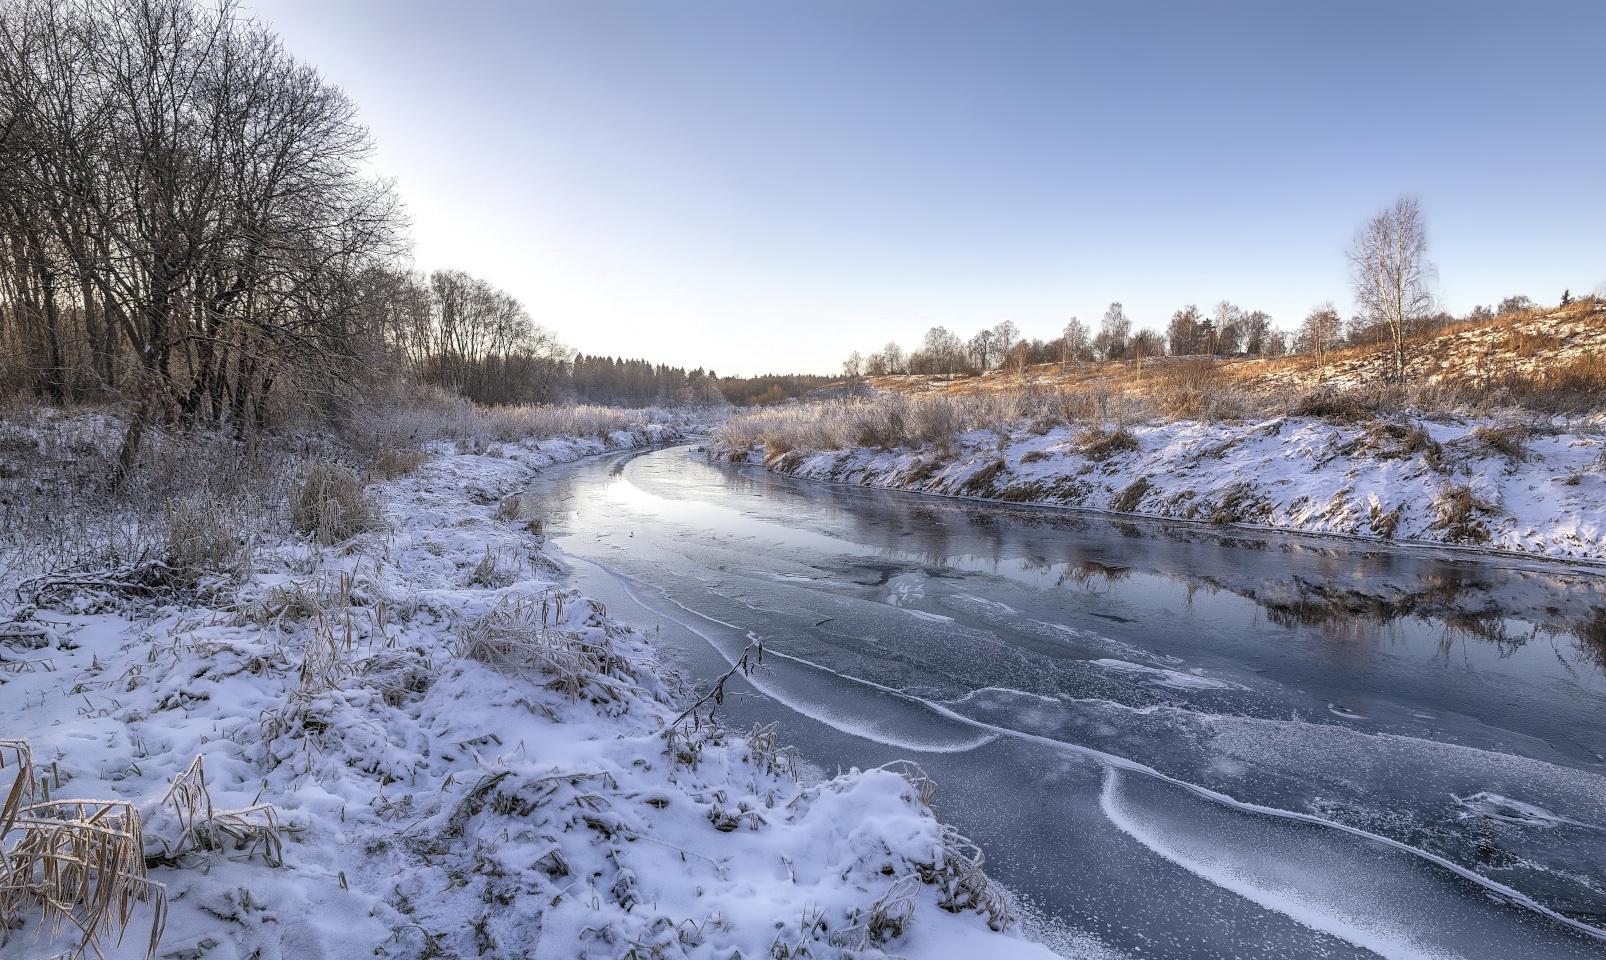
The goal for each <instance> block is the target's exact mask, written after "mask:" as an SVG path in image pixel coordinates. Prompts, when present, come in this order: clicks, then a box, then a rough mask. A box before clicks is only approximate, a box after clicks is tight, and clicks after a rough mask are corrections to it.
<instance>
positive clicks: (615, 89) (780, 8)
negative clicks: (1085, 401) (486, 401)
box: [246, 0, 1606, 376]
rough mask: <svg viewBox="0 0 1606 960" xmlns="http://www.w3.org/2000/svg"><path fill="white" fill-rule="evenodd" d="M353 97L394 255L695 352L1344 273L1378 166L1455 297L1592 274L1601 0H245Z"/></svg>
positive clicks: (1588, 284) (873, 334) (832, 348)
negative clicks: (401, 215) (407, 221)
mask: <svg viewBox="0 0 1606 960" xmlns="http://www.w3.org/2000/svg"><path fill="white" fill-rule="evenodd" d="M246 2H247V7H246V10H247V12H249V13H252V14H254V15H256V16H258V17H259V18H261V19H263V20H264V21H266V22H268V23H269V24H270V25H272V26H273V27H274V29H275V30H276V32H278V33H279V35H280V36H281V37H282V38H283V39H284V41H285V44H286V46H287V47H288V49H289V50H290V51H291V52H292V53H293V54H294V55H296V56H297V57H298V58H300V59H302V60H304V61H306V62H309V63H312V64H314V65H316V66H317V67H318V68H319V69H320V70H321V71H322V72H323V74H324V76H325V77H326V78H327V79H328V80H329V81H330V82H332V83H334V84H336V85H338V86H339V87H341V88H342V89H344V90H345V91H346V92H347V93H348V94H349V95H350V96H351V97H352V98H353V99H354V100H355V101H356V103H357V104H358V106H359V109H360V111H361V115H362V118H363V120H364V122H365V123H367V125H368V126H369V128H370V130H371V131H372V133H373V135H374V138H375V141H376V151H375V154H374V156H373V159H372V164H373V167H374V169H375V170H376V171H377V172H378V173H379V174H381V175H383V176H387V177H392V178H394V179H395V181H396V185H397V190H398V192H399V193H400V195H401V197H402V199H403V201H404V202H405V204H406V206H407V209H408V211H409V214H410V217H411V220H412V236H413V239H414V251H413V256H414V259H415V263H416V265H417V266H418V267H419V268H420V269H424V270H432V269H439V268H455V269H461V270H466V271H468V272H469V273H472V274H475V275H477V276H480V277H483V278H485V279H487V280H489V281H490V282H492V283H494V284H496V285H497V286H499V287H502V288H503V289H505V290H507V291H508V292H510V293H512V294H514V295H515V296H517V297H518V298H519V299H521V300H522V301H523V302H524V303H525V305H526V306H527V307H528V308H529V310H530V313H531V315H532V316H533V317H534V318H535V320H536V322H538V323H541V324H542V325H544V326H546V327H549V328H551V329H553V330H555V331H556V332H557V333H558V334H559V336H560V337H561V338H562V339H563V340H564V341H565V342H567V343H569V344H570V345H572V346H573V347H575V348H577V349H578V350H580V351H581V352H584V353H593V354H607V355H614V356H627V357H640V358H645V359H648V360H651V361H653V362H655V363H667V364H671V365H675V366H685V367H687V368H693V367H703V368H705V369H712V370H714V371H716V372H718V373H719V374H721V375H729V374H740V375H747V376H751V375H756V374H760V373H768V372H774V373H807V372H814V373H835V372H837V371H839V370H840V368H841V365H842V361H843V359H844V358H845V357H846V356H847V354H848V353H849V351H852V350H859V351H860V352H862V353H866V354H867V353H869V352H871V351H873V350H876V349H878V348H879V347H880V346H882V345H883V344H885V343H886V342H888V341H889V340H896V341H898V342H900V343H901V344H903V345H904V346H905V347H906V348H907V347H912V346H918V344H919V341H920V339H921V337H922V336H923V334H924V332H925V331H926V330H927V329H928V328H930V327H932V326H935V325H942V326H945V327H947V328H948V329H950V330H952V331H954V332H955V333H958V334H960V335H961V336H963V337H966V338H968V337H969V336H970V335H971V334H972V333H974V332H975V331H977V330H979V329H981V328H983V327H990V326H993V325H995V324H997V323H999V322H1002V321H1004V320H1010V321H1013V322H1014V323H1015V324H1016V325H1017V326H1018V327H1019V328H1020V329H1021V331H1022V332H1023V333H1024V334H1025V335H1026V336H1028V337H1041V338H1043V339H1051V338H1053V337H1055V336H1058V335H1059V333H1060V331H1061V330H1062V329H1063V327H1064V325H1065V323H1066V321H1067V320H1069V319H1070V318H1071V317H1072V316H1077V317H1079V318H1080V319H1082V320H1083V322H1085V323H1087V324H1088V325H1089V326H1090V327H1093V328H1095V329H1096V328H1097V325H1098V321H1099V318H1100V317H1101V316H1102V315H1103V314H1104V312H1105V309H1106V308H1107V307H1108V305H1109V304H1110V303H1111V302H1112V301H1120V302H1121V303H1122V304H1123V305H1124V308H1125V311H1126V313H1127V314H1128V316H1130V317H1131V318H1132V319H1133V322H1134V324H1135V325H1136V326H1138V327H1150V328H1154V329H1161V330H1163V329H1164V327H1165V324H1166V323H1167V322H1168V321H1169V319H1170V317H1171V314H1172V313H1173V312H1174V311H1176V310H1177V309H1178V308H1180V307H1182V306H1184V305H1187V304H1198V305H1199V306H1200V307H1202V308H1206V309H1208V308H1209V307H1210V306H1211V305H1213V304H1215V303H1216V302H1217V301H1220V300H1230V301H1232V302H1233V303H1236V304H1238V305H1239V306H1241V307H1244V308H1245V309H1258V310H1264V311H1266V312H1267V313H1269V314H1271V316H1272V317H1273V318H1274V321H1275V322H1276V324H1277V325H1278V326H1281V327H1285V328H1290V329H1292V328H1296V327H1297V326H1298V325H1299V323H1300V321H1301V320H1302V319H1303V318H1304V317H1305V315H1306V314H1308V313H1309V312H1310V310H1311V309H1312V308H1314V307H1316V306H1318V305H1320V304H1322V303H1323V302H1325V301H1328V300H1331V301H1333V302H1334V303H1335V304H1336V305H1337V306H1338V307H1339V309H1340V310H1341V311H1344V312H1346V313H1347V312H1349V311H1350V310H1351V309H1352V307H1353V298H1352V295H1351V287H1350V279H1349V272H1348V264H1347V261H1346V257H1345V252H1346V250H1347V249H1348V247H1349V245H1350V242H1351V240H1352V239H1353V237H1354V235H1355V232H1356V231H1357V229H1359V228H1360V226H1361V225H1362V224H1363V223H1364V222H1365V221H1366V220H1367V219H1368V218H1369V217H1371V216H1372V215H1374V214H1375V213H1377V212H1379V211H1380V210H1382V209H1383V208H1384V207H1386V206H1389V205H1391V204H1392V203H1393V202H1394V200H1395V199H1396V198H1397V197H1400V196H1402V195H1409V196H1414V197H1416V198H1417V199H1418V200H1419V201H1420V203H1421V206H1422V209H1423V213H1424V216H1425V218H1426V223H1427V229H1428V241H1429V258H1430V259H1431V260H1432V261H1433V263H1434V264H1435V266H1436V267H1437V277H1438V281H1437V285H1436V288H1435V292H1436V293H1437V295H1438V296H1439V298H1440V301H1441V303H1442V305H1443V307H1444V308H1445V309H1447V310H1449V311H1451V312H1453V313H1458V314H1459V313H1465V312H1466V311H1468V310H1470V309H1471V308H1472V307H1473V306H1475V305H1477V304H1492V303H1495V302H1498V301H1499V300H1500V299H1502V298H1504V297H1507V296H1511V295H1514V294H1522V295H1526V296H1529V297H1532V298H1533V299H1534V300H1536V301H1538V302H1540V303H1554V302H1556V301H1558V300H1559V299H1560V297H1561V295H1562V291H1563V290H1564V289H1570V290H1571V291H1572V292H1573V293H1574V294H1577V293H1580V292H1588V291H1590V290H1593V289H1595V288H1596V287H1598V286H1600V285H1602V284H1606V123H1603V122H1602V118H1603V115H1606V109H1603V106H1606V71H1603V70H1601V69H1600V65H1599V62H1598V60H1599V58H1598V48H1599V42H1600V39H1599V38H1600V37H1602V36H1606V3H1602V2H1600V0H1575V2H1546V0H1528V2H1520V3H1519V2H1498V3H1490V2H1480V0H1455V2H1411V0H1388V2H1372V0H1345V2H1315V0H1268V2H1232V0H1198V2H1188V3H1183V2H1169V3H1162V2H1150V0H1112V2H1099V3H1081V2H1075V0H970V2H950V0H809V2H801V0H527V2H476V0H458V2H454V3H451V4H446V3H441V2H439V0H431V2H419V0H254V2H253V0H246Z"/></svg>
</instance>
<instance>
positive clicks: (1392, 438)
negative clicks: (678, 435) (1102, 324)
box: [713, 417, 1606, 562]
mask: <svg viewBox="0 0 1606 960" xmlns="http://www.w3.org/2000/svg"><path fill="white" fill-rule="evenodd" d="M1505 426H1509V425H1508V424H1505V423H1503V422H1501V421H1497V420H1491V419H1470V418H1446V419H1442V420H1439V421H1428V420H1422V419H1417V418H1410V417H1400V418H1397V419H1377V420H1371V421H1363V422H1360V423H1331V422H1327V421H1325V420H1321V419H1318V418H1311V417H1274V418H1272V419H1268V420H1264V421H1260V422H1248V423H1245V422H1225V423H1207V422H1200V421H1176V422H1152V423H1147V424H1141V425H1137V426H1129V427H1124V428H1119V429H1124V430H1126V431H1127V433H1128V435H1129V436H1130V437H1131V439H1132V441H1133V443H1132V447H1133V449H1125V450H1119V449H1118V450H1115V451H1113V452H1111V451H1109V450H1096V451H1092V452H1088V447H1089V439H1088V437H1089V433H1088V432H1084V430H1082V429H1079V428H1070V427H1064V426H1061V427H1056V428H1054V429H1051V430H1048V431H1047V432H1045V433H1037V432H1034V431H1031V430H1027V429H1009V428H1000V429H999V430H973V431H970V432H969V433H966V434H963V435H962V436H961V437H960V442H959V444H958V445H957V448H956V449H954V450H951V451H936V450H931V449H909V448H904V449H896V450H877V449H873V448H868V447H858V448H850V449H841V450H818V451H814V452H811V453H801V452H799V451H793V452H790V453H788V454H786V455H784V456H778V457H774V458H771V460H770V461H768V464H767V465H768V466H770V467H771V468H772V469H776V470H779V471H781V472H784V473H787V474H789V475H792V476H796V477H801V478H807V479H815V480H828V481H834V482H840V483H850V484H856V485H861V486H869V487H885V488H894V489H905V490H912V491H916V492H921V493H928V494H938V495H947V496H964V497H979V498H986V499H999V500H1005V501H1009V502H1013V503H1031V504H1046V505H1055V506H1070V507H1078V508H1083V509H1093V510H1101V511H1114V512H1121V513H1130V514H1136V515H1139V516H1150V517H1163V518H1168V519H1176V520H1187V521H1198V522H1209V523H1215V524H1219V525H1244V526H1253V527H1261V528H1270V529H1277V530H1290V531H1300V532H1305V533H1315V534H1334V535H1342V536H1350V537H1362V538H1369V539H1380V540H1393V541H1400V542H1425V543H1435V544H1446V545H1454V546H1459V547H1471V548H1477V549H1481V550H1498V551H1506V552H1510V553H1517V554H1527V555H1532V556H1537V557H1544V558H1551V559H1564V560H1572V561H1586V562H1587V561H1603V560H1606V473H1603V471H1602V464H1603V463H1606V437H1602V436H1599V435H1596V434H1595V433H1593V432H1586V428H1583V427H1577V428H1574V431H1575V432H1569V431H1568V430H1567V429H1563V428H1562V427H1560V426H1553V427H1549V428H1545V427H1539V428H1535V429H1534V430H1533V431H1532V433H1531V435H1529V436H1528V437H1527V438H1526V439H1522V440H1520V441H1519V452H1518V453H1517V455H1515V456H1513V455H1510V454H1507V453H1502V452H1501V451H1500V450H1498V449H1496V447H1495V446H1494V445H1492V444H1491V443H1490V442H1489V441H1488V440H1487V439H1486V437H1487V436H1488V434H1489V432H1490V431H1494V430H1498V429H1500V428H1502V427H1505ZM1115 429H1117V428H1115V427H1111V428H1110V430H1111V431H1113V430H1115ZM713 453H714V454H715V455H716V456H722V457H726V458H731V459H753V460H755V461H757V460H762V459H763V452H762V450H761V449H760V448H754V449H752V450H731V449H713ZM1458 504H1459V505H1460V511H1461V512H1460V513H1459V514H1458V513H1457V512H1456V508H1457V505H1458Z"/></svg>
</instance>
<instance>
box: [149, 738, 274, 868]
mask: <svg viewBox="0 0 1606 960" xmlns="http://www.w3.org/2000/svg"><path fill="white" fill-rule="evenodd" d="M162 805H163V806H165V807H167V808H169V809H171V810H172V811H173V814H174V815H175V816H176V817H177V818H178V823H179V836H178V839H177V841H176V843H174V844H172V845H171V846H169V845H167V844H166V843H165V842H164V843H163V846H164V848H165V849H164V850H163V858H164V859H168V860H177V859H178V858H180V857H182V856H184V854H186V853H188V852H190V851H191V850H207V851H212V850H218V851H223V850H234V851H243V852H244V853H245V855H246V856H247V857H252V856H261V857H262V859H263V861H264V862H266V863H267V864H268V866H270V867H277V866H281V865H283V863H284V842H283V840H282V839H281V834H282V833H283V827H281V826H280V824H279V818H278V813H277V811H275V810H274V809H273V805H272V804H267V803H258V804H253V805H251V806H249V807H246V808H244V809H240V810H215V809H213V807H212V795H211V793H210V792H209V791H208V790H207V789H206V768H205V765H204V764H203V762H202V759H201V758H200V757H199V756H197V757H196V758H195V760H194V762H192V763H191V764H190V765H189V768H188V769H186V770H185V771H184V772H183V773H181V774H179V775H178V776H177V777H176V778H174V780H173V785H172V786H171V787H169V788H168V791H167V795H166V796H164V797H163V798H162Z"/></svg>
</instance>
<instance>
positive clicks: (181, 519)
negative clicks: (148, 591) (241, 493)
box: [167, 497, 248, 574]
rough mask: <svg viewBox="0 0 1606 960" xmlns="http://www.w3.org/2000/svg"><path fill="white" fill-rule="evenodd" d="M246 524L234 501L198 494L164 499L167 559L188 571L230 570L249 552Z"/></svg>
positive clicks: (217, 571)
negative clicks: (196, 495) (220, 500)
mask: <svg viewBox="0 0 1606 960" xmlns="http://www.w3.org/2000/svg"><path fill="white" fill-rule="evenodd" d="M246 530H247V526H246V521H245V519H244V516H243V511H242V510H241V508H240V505H239V503H238V502H237V501H226V502H223V503H219V502H216V501H213V500H207V499H202V498H200V497H182V498H179V499H176V500H169V501H168V502H167V562H168V564H169V565H170V566H172V567H173V568H174V569H176V570H180V571H183V572H186V573H191V574H202V573H231V572H233V571H235V570H236V569H238V568H239V566H240V563H241V561H242V559H243V558H244V557H245V556H246V554H247V553H248V540H247V533H246Z"/></svg>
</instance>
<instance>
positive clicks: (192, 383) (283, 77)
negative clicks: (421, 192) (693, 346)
mask: <svg viewBox="0 0 1606 960" xmlns="http://www.w3.org/2000/svg"><path fill="white" fill-rule="evenodd" d="M371 150H372V142H371V140H370V138H369V134H368V131H367V129H366V128H365V127H364V126H363V125H362V124H361V123H360V122H359V121H358V117H357V109H356V106H355V105H354V104H353V103H352V102H351V100H350V99H349V98H347V97H346V95H345V94H344V93H343V92H341V91H340V90H339V89H338V88H336V87H334V86H332V85H330V84H329V83H327V82H325V81H324V80H323V79H322V78H321V77H320V76H319V74H318V72H317V70H316V69H314V68H313V67H311V66H309V65H307V64H305V63H301V62H299V61H298V60H296V59H295V58H294V57H293V56H291V55H290V54H289V53H288V52H286V51H285V49H284V47H283V45H282V44H281V42H280V41H279V39H278V38H277V37H276V36H275V35H274V34H273V33H272V32H271V31H270V30H269V29H267V27H265V26H264V25H263V24H262V23H261V22H259V21H257V20H254V19H252V18H251V17H250V16H248V15H247V14H246V13H245V12H244V11H243V9H242V7H241V6H240V5H239V3H238V2H236V0H222V2H220V3H219V4H218V5H216V6H212V7H203V6H200V5H198V4H197V3H195V2H192V0H6V2H5V3H4V4H0V394H4V395H13V394H19V393H20V394H26V395H32V396H36V397H40V398H42V399H45V400H48V401H52V402H58V403H60V402H67V401H75V400H88V399H98V400H106V399H109V400H114V401H118V402H120V403H121V404H122V405H123V407H124V408H125V409H126V410H127V411H128V419H127V424H126V427H125V432H124V435H123V438H122V443H121V445H120V449H119V452H118V455H117V460H116V466H115V475H114V482H119V481H120V480H121V479H122V478H123V477H124V476H125V475H126V474H127V472H128V471H129V470H130V469H131V468H132V466H133V465H134V463H135V462H136V460H137V458H138V455H139V452H140V449H141V446H142V443H143V440H144V438H145V436H146V434H147V432H148V431H149V430H150V429H151V427H152V426H154V425H158V424H172V425H179V426H183V425H202V426H210V427H220V428H225V429H232V430H233V431H235V432H236V433H237V434H239V435H240V436H244V435H245V434H246V433H248V432H249V431H251V430H253V429H258V428H260V427H262V426H263V425H265V424H266V423H267V422H268V421H269V420H270V419H274V418H284V417H287V416H290V415H292V414H294V413H296V412H298V411H299V412H302V413H311V414H312V415H315V416H319V417H325V418H327V417H330V416H338V415H339V414H340V411H341V410H342V409H343V408H344V406H345V405H346V404H347V403H348V402H349V401H350V400H351V399H352V398H354V397H356V396H360V395H363V394H365V393H371V392H372V389H373V388H374V387H375V386H376V385H377V384H382V383H385V382H387V381H388V382H413V383H422V384H428V385H434V386H437V387H440V388H442V389H444V390H448V391H450V392H453V393H456V394H460V395H462V396H465V397H468V398H470V399H472V400H474V401H476V402H480V403H487V404H496V403H506V404H513V403H545V402H557V401H569V400H575V399H579V400H585V401H590V402H596V403H609V404H620V405H628V406H639V405H647V404H665V403H723V402H725V397H726V396H727V395H730V396H733V397H734V398H736V399H735V401H734V402H738V403H740V402H744V401H747V402H751V401H752V400H753V399H754V398H756V397H758V396H760V395H764V396H767V397H768V398H769V399H772V400H773V399H775V398H777V397H782V398H784V397H791V396H796V395H798V393H800V392H802V391H804V390H806V389H810V388H811V387H812V386H813V385H817V382H811V383H803V382H801V381H797V380H796V378H759V380H757V381H747V380H743V379H742V378H724V379H721V378H719V377H717V376H716V375H715V374H713V373H712V372H707V371H702V370H692V371H689V372H688V371H686V370H684V369H681V368H671V367H666V366H662V365H653V364H649V363H647V362H646V361H644V360H623V359H614V358H607V357H594V356H577V355H576V353H575V351H574V350H573V349H572V348H570V347H568V346H566V345H565V344H563V343H562V342H561V341H560V340H559V338H558V337H557V335H556V334H554V333H553V332H552V331H551V330H550V329H547V328H546V327H544V326H542V325H540V324H538V323H536V322H535V321H534V320H533V319H532V318H531V316H530V314H529V312H528V310H527V309H526V308H525V306H524V305H523V304H521V303H520V302H519V301H518V300H517V299H516V298H515V297H513V296H512V295H510V294H508V293H507V292H506V291H503V290H500V289H498V288H496V287H495V286H494V285H492V284H491V283H489V282H487V281H485V280H482V279H480V278H477V277H474V276H472V275H470V274H468V273H465V272H463V271H460V270H437V271H434V272H431V273H428V274H424V273H420V272H417V271H415V270H413V269H411V268H410V267H409V266H408V265H407V254H408V251H409V240H408V237H407V222H406V218H405V215H404V213H403V211H402V208H401V205H400V202H399V200H398V198H397V195H396V192H395V190H394V188H393V185H392V184H391V183H389V182H387V181H384V180H379V179H376V178H374V177H372V176H370V175H368V174H367V173H366V172H365V170H364V167H363V164H364V161H365V160H366V159H367V158H368V156H369V154H370V152H371ZM805 379H807V378H805Z"/></svg>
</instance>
